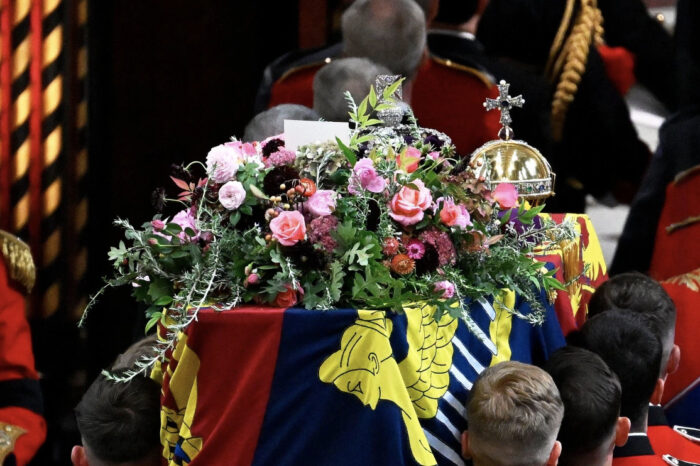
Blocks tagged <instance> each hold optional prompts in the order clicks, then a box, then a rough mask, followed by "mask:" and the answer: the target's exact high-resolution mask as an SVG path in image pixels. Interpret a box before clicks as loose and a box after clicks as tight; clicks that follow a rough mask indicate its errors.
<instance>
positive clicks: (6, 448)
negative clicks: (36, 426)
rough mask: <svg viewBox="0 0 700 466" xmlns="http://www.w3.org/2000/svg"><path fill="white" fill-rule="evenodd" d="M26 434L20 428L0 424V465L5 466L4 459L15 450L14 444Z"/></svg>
mask: <svg viewBox="0 0 700 466" xmlns="http://www.w3.org/2000/svg"><path fill="white" fill-rule="evenodd" d="M26 432H27V431H26V430H24V429H22V428H21V427H17V426H13V425H12V424H5V423H4V422H0V464H5V458H7V457H8V456H10V453H12V452H13V451H14V449H15V442H16V441H17V439H18V438H19V437H20V436H21V435H22V434H24V433H26Z"/></svg>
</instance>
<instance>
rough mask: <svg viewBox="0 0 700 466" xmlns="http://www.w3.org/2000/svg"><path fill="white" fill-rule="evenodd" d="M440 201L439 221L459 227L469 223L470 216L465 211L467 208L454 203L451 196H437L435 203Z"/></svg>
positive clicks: (462, 227) (449, 225) (464, 226)
mask: <svg viewBox="0 0 700 466" xmlns="http://www.w3.org/2000/svg"><path fill="white" fill-rule="evenodd" d="M441 202H442V209H441V210H440V221H441V222H442V223H443V224H445V225H447V226H448V227H453V226H458V227H460V228H461V229H464V228H466V227H467V225H471V224H472V222H471V216H470V215H469V212H468V211H467V208H466V207H464V206H463V205H461V204H459V205H457V204H455V203H454V201H453V200H452V199H451V198H442V197H441V198H439V199H438V200H437V204H438V205H440V203H441Z"/></svg>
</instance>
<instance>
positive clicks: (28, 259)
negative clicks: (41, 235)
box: [0, 230, 36, 294]
mask: <svg viewBox="0 0 700 466" xmlns="http://www.w3.org/2000/svg"><path fill="white" fill-rule="evenodd" d="M3 259H4V261H5V265H6V266H7V270H8V272H9V273H8V275H9V277H10V279H11V280H13V281H15V282H17V283H19V284H21V285H22V286H23V287H24V289H25V290H26V291H27V294H29V292H31V291H32V288H33V287H34V282H35V280H36V268H35V266H34V259H32V253H31V251H30V250H29V246H27V244H26V243H25V242H23V241H22V240H20V239H19V238H17V237H15V236H13V235H11V234H10V233H7V232H6V231H2V230H0V261H1V260H3Z"/></svg>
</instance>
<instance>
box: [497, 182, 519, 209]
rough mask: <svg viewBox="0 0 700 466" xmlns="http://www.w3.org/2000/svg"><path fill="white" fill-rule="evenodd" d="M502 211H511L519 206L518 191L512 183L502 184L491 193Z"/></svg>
mask: <svg viewBox="0 0 700 466" xmlns="http://www.w3.org/2000/svg"><path fill="white" fill-rule="evenodd" d="M491 197H492V198H493V199H494V200H495V201H496V202H498V205H499V206H501V209H510V208H513V207H515V206H517V205H518V190H517V189H516V187H515V186H513V185H512V184H510V183H500V184H499V185H498V186H496V189H494V190H493V192H492V193H491Z"/></svg>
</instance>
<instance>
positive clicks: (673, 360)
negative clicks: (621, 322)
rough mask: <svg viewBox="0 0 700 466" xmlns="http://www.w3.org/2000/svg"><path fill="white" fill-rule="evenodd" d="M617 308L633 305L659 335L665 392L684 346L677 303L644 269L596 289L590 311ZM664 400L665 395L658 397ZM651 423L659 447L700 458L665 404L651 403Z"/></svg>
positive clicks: (696, 447)
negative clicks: (670, 420)
mask: <svg viewBox="0 0 700 466" xmlns="http://www.w3.org/2000/svg"><path fill="white" fill-rule="evenodd" d="M614 308H625V309H629V310H630V312H631V314H630V315H631V316H633V317H635V318H636V319H637V320H638V321H639V322H640V323H641V324H642V325H644V326H646V327H647V328H648V329H649V330H651V331H652V333H654V334H655V335H656V336H657V338H659V341H660V342H661V345H662V357H661V364H660V366H659V367H660V369H659V375H658V377H659V381H660V382H659V383H660V384H661V388H662V395H663V389H664V385H665V382H666V380H667V378H668V377H669V375H670V374H673V373H674V372H676V370H677V369H678V366H679V363H680V361H681V350H680V347H679V346H678V345H677V344H676V333H675V332H676V306H675V305H674V303H673V301H672V300H671V298H670V297H669V295H668V294H667V293H666V291H665V290H664V288H663V287H662V286H661V285H660V284H659V283H658V282H656V281H655V280H654V279H652V278H649V277H647V276H646V275H642V274H640V273H624V274H620V275H617V276H615V277H613V278H611V279H610V280H608V281H607V282H605V283H603V284H602V285H601V286H600V287H599V288H598V289H597V290H596V292H595V294H594V295H593V297H592V298H591V302H590V303H589V305H588V315H589V316H590V317H593V316H596V315H598V314H600V313H601V312H605V311H607V310H609V309H614ZM684 320H685V319H684ZM691 356H692V355H691ZM660 402H661V397H659V399H658V400H656V401H655V403H660ZM647 425H648V430H647V434H648V436H649V440H650V441H651V445H652V446H653V448H654V449H655V450H656V451H658V452H661V453H664V454H666V453H668V454H671V455H673V456H675V457H677V458H682V459H684V460H689V461H693V462H700V445H696V444H694V443H693V442H691V441H690V440H688V439H686V438H684V437H683V436H682V435H680V434H679V433H678V432H676V431H674V430H673V429H672V428H671V427H670V426H669V425H668V422H667V421H666V417H665V415H664V412H663V409H662V408H661V406H658V405H652V406H649V415H648V422H647Z"/></svg>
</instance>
